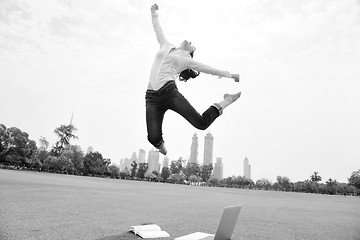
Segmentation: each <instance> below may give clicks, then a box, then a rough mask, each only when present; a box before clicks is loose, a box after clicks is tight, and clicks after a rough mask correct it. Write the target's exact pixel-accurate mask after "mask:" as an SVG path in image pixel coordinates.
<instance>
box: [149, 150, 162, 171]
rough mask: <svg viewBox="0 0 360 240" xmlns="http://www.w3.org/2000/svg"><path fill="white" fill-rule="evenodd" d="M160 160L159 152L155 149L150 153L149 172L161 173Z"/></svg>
mask: <svg viewBox="0 0 360 240" xmlns="http://www.w3.org/2000/svg"><path fill="white" fill-rule="evenodd" d="M159 159H160V154H159V151H154V150H153V149H152V150H150V151H149V154H148V167H149V168H148V172H153V171H157V172H159V168H160V164H159Z"/></svg>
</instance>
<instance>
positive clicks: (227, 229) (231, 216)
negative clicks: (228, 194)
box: [174, 205, 241, 240]
mask: <svg viewBox="0 0 360 240" xmlns="http://www.w3.org/2000/svg"><path fill="white" fill-rule="evenodd" d="M240 210H241V206H239V205H236V206H228V207H225V208H224V211H223V214H222V216H221V220H220V223H219V226H218V229H217V231H216V234H215V235H214V234H209V233H203V232H195V233H191V234H188V235H185V236H182V237H178V238H175V239H174V240H230V239H231V236H232V234H233V232H234V229H235V225H236V222H237V220H238V217H239V214H240Z"/></svg>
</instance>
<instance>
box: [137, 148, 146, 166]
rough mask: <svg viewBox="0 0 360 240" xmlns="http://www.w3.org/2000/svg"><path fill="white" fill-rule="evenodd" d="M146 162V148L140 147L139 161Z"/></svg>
mask: <svg viewBox="0 0 360 240" xmlns="http://www.w3.org/2000/svg"><path fill="white" fill-rule="evenodd" d="M144 162H145V150H144V149H140V150H139V158H138V161H137V163H138V164H139V163H144Z"/></svg>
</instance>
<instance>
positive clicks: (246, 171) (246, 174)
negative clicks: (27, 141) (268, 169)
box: [244, 157, 251, 179]
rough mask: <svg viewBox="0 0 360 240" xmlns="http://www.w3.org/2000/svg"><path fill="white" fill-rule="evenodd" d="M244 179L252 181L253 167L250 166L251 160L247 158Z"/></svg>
mask: <svg viewBox="0 0 360 240" xmlns="http://www.w3.org/2000/svg"><path fill="white" fill-rule="evenodd" d="M244 177H245V178H248V179H251V165H250V164H249V159H248V158H247V157H245V159H244Z"/></svg>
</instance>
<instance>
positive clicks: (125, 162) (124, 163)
mask: <svg viewBox="0 0 360 240" xmlns="http://www.w3.org/2000/svg"><path fill="white" fill-rule="evenodd" d="M119 169H120V171H123V170H125V169H127V170H129V171H130V170H131V160H130V159H129V158H124V159H120V165H119Z"/></svg>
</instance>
